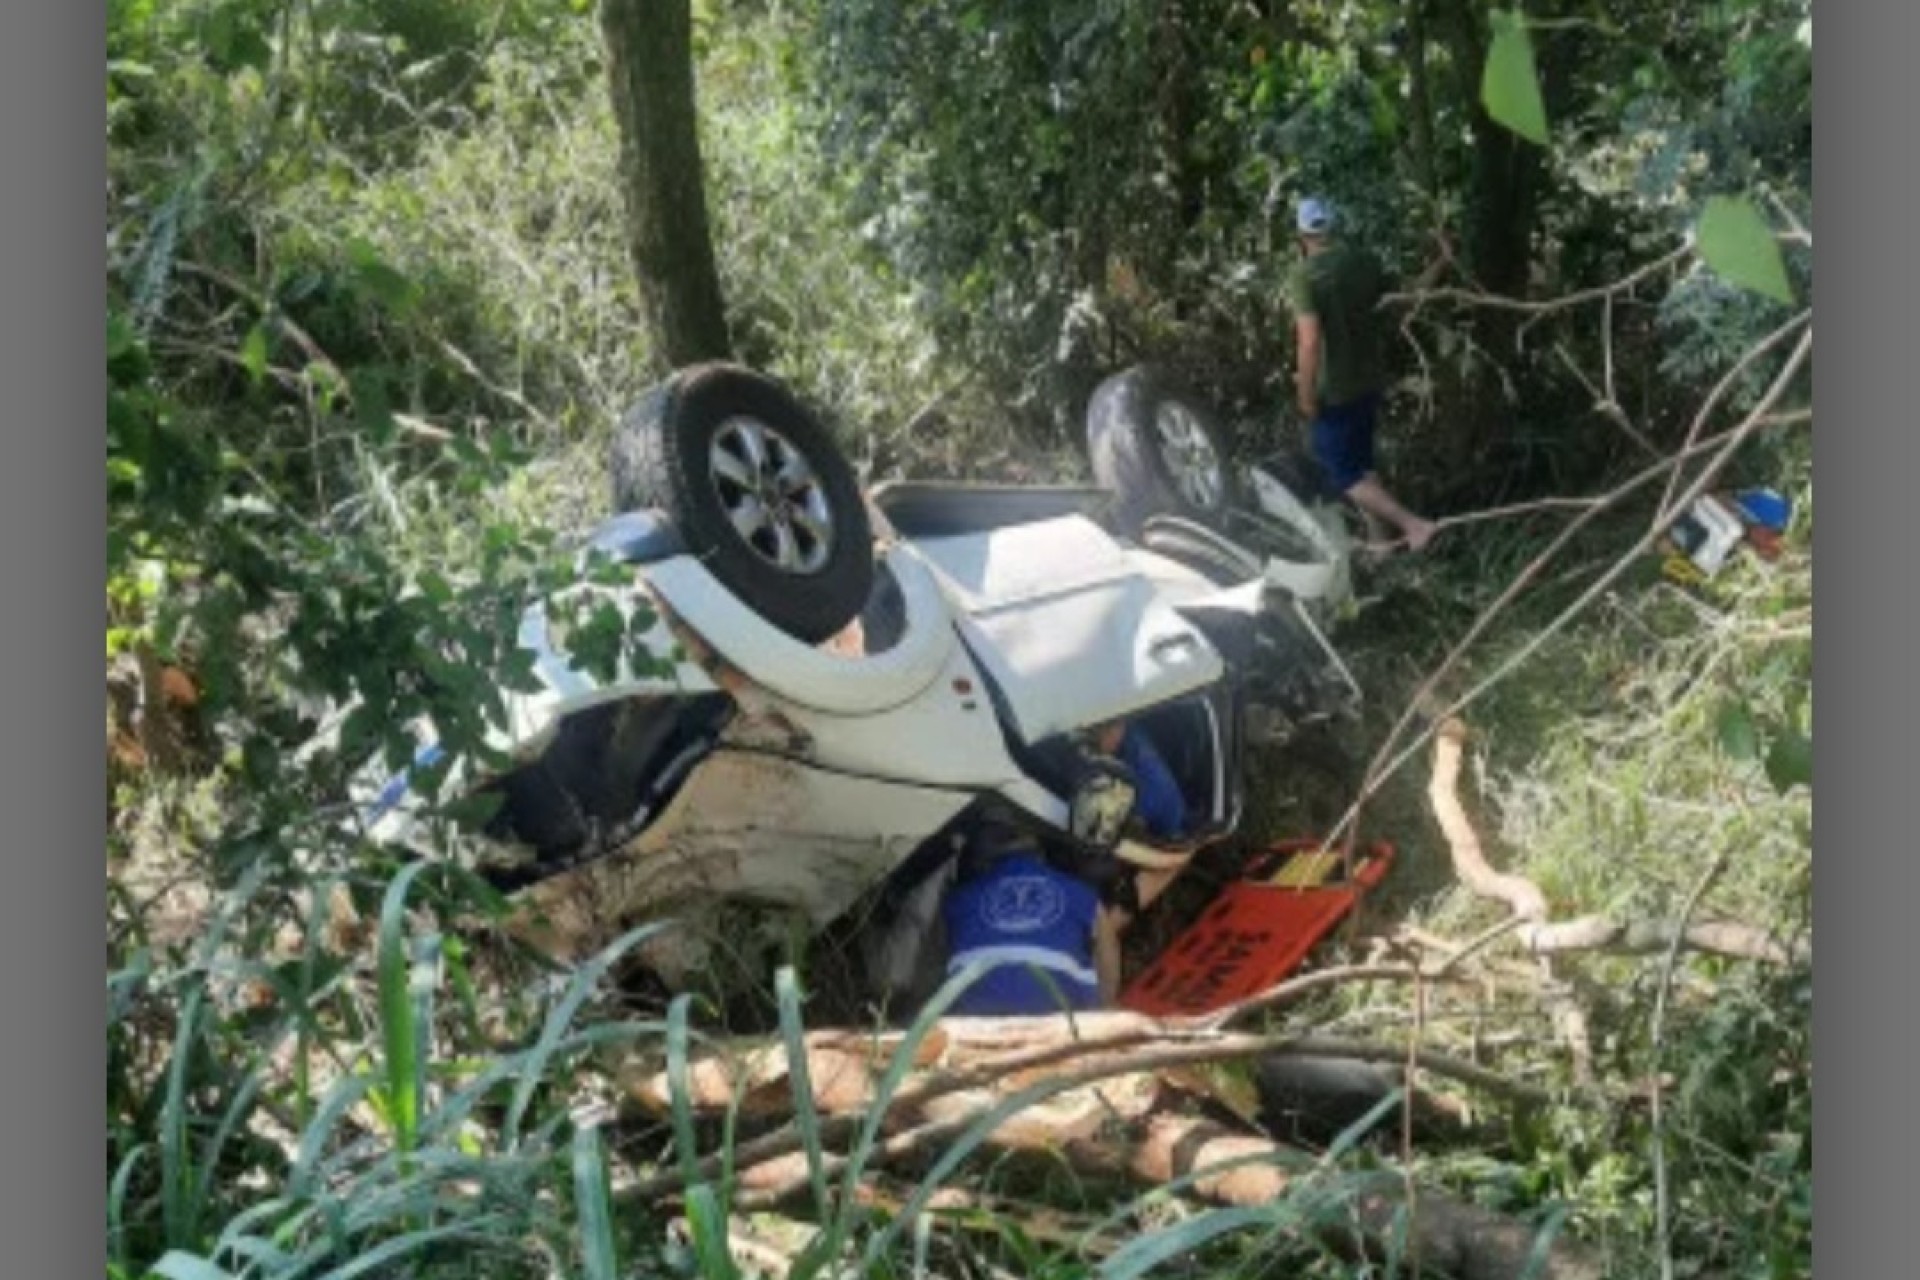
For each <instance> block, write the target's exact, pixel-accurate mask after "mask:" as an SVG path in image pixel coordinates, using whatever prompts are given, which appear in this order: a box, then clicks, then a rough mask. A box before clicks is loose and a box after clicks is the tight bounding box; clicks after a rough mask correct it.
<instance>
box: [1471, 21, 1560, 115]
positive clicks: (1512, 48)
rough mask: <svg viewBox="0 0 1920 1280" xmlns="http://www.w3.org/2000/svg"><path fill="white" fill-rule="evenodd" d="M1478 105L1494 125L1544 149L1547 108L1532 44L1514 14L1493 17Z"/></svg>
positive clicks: (1524, 23)
mask: <svg viewBox="0 0 1920 1280" xmlns="http://www.w3.org/2000/svg"><path fill="white" fill-rule="evenodd" d="M1480 101H1481V102H1482V103H1483V104H1485V106H1486V108H1487V114H1488V115H1490V116H1492V117H1493V118H1494V120H1495V121H1496V122H1498V123H1500V124H1503V125H1505V126H1506V127H1507V128H1509V129H1511V130H1513V131H1514V132H1515V133H1517V134H1519V135H1520V136H1521V137H1523V138H1525V139H1527V140H1528V141H1529V142H1537V143H1539V144H1540V145H1541V146H1543V147H1544V146H1546V145H1547V107H1546V103H1545V102H1544V101H1542V100H1541V97H1540V75H1539V72H1538V71H1537V70H1536V69H1535V67H1534V64H1533V40H1532V38H1531V37H1530V36H1528V35H1527V25H1526V19H1525V18H1524V17H1522V16H1521V15H1520V14H1518V13H1505V12H1496V13H1495V14H1494V15H1493V46H1492V47H1491V48H1490V49H1488V50H1487V66H1486V70H1485V72H1484V73H1483V74H1482V76H1481V77H1480Z"/></svg>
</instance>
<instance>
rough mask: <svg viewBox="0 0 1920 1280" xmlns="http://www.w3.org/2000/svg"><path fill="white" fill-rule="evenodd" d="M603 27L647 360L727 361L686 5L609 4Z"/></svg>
mask: <svg viewBox="0 0 1920 1280" xmlns="http://www.w3.org/2000/svg"><path fill="white" fill-rule="evenodd" d="M600 29H601V31H602V33H603V34H604V35H605V37H606V43H607V78H608V86H609V88H610V90H611V91H612V94H613V114H614V117H615V119H617V120H618V121H619V125H620V181H621V186H622V187H623V188H624V194H625V197H626V204H627V228H628V234H627V244H628V251H629V253H630V254H631V255H632V258H633V269H634V271H635V273H636V274H637V275H638V277H639V282H640V298H641V309H642V312H643V316H644V321H645V324H646V328H647V361H648V363H649V365H650V366H652V369H653V372H655V373H665V372H666V371H668V370H670V369H674V368H678V367H680V366H682V365H688V364H695V363H698V362H699V361H702V360H714V359H722V358H725V357H726V356H727V355H728V353H729V350H730V348H729V344H728V341H727V322H726V312H725V309H724V307H723V306H722V304H721V300H720V276H719V272H718V271H717V270H716V269H715V266H714V258H713V240H712V237H711V235H710V234H709V232H708V228H707V201H706V190H705V186H704V184H703V181H702V176H701V167H700V139H699V133H698V127H697V123H698V122H697V119H696V117H695V114H694V100H693V41H692V36H693V22H692V15H691V12H690V0H603V2H602V4H601V6H600Z"/></svg>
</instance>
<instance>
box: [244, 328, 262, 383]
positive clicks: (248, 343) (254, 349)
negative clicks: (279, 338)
mask: <svg viewBox="0 0 1920 1280" xmlns="http://www.w3.org/2000/svg"><path fill="white" fill-rule="evenodd" d="M240 363H241V364H242V365H244V366H245V367H246V370H247V376H248V377H250V378H252V379H253V384H254V385H255V386H259V385H260V379H262V378H264V377H266V374H267V330H266V326H265V325H258V324H256V325H255V326H253V328H251V329H249V330H247V336H246V337H245V338H244V339H242V340H241V343H240Z"/></svg>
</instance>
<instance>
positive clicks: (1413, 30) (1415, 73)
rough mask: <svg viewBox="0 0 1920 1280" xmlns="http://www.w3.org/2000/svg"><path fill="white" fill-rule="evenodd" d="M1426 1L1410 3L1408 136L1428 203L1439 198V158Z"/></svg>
mask: <svg viewBox="0 0 1920 1280" xmlns="http://www.w3.org/2000/svg"><path fill="white" fill-rule="evenodd" d="M1427 41H1428V36H1427V0H1407V44H1406V59H1407V111H1408V115H1407V134H1408V137H1409V139H1410V141H1411V143H1412V146H1413V157H1412V159H1413V172H1414V176H1415V179H1416V180H1417V181H1418V182H1419V184H1420V192H1421V194H1422V195H1424V196H1426V198H1427V199H1428V200H1437V199H1438V198H1439V196H1440V169H1439V157H1438V156H1437V155H1436V154H1435V151H1434V134H1433V92H1432V89H1431V88H1430V87H1429V81H1428V77H1427Z"/></svg>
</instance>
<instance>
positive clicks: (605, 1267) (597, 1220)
mask: <svg viewBox="0 0 1920 1280" xmlns="http://www.w3.org/2000/svg"><path fill="white" fill-rule="evenodd" d="M573 1194H574V1203H575V1205H576V1206H577V1212H578V1214H579V1218H580V1259H581V1264H582V1265H583V1266H584V1267H585V1268H586V1273H587V1280H616V1277H617V1276H618V1275H619V1274H620V1264H619V1262H618V1260H617V1257H616V1255H615V1252H614V1246H613V1204H612V1201H611V1199H610V1197H609V1196H608V1193H607V1162H606V1156H605V1153H604V1152H603V1151H602V1149H601V1144H600V1131H599V1130H598V1129H594V1128H585V1127H583V1128H580V1129H578V1130H575V1132H574V1135H573Z"/></svg>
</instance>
